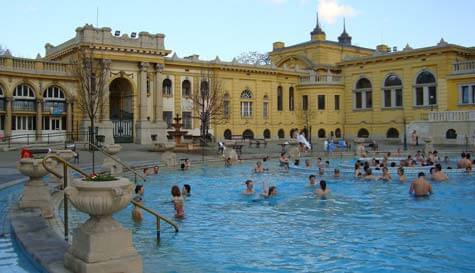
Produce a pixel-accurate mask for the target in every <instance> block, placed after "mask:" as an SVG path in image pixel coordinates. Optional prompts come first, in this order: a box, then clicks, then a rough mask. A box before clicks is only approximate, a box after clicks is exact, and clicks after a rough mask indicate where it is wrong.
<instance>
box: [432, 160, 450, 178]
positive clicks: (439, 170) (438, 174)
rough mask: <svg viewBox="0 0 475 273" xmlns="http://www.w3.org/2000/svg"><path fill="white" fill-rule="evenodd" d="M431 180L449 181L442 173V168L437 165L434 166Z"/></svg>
mask: <svg viewBox="0 0 475 273" xmlns="http://www.w3.org/2000/svg"><path fill="white" fill-rule="evenodd" d="M431 179H432V180H434V181H439V182H440V181H447V180H449V177H448V176H447V175H446V174H445V173H444V172H443V171H442V166H441V165H440V164H439V163H437V164H435V169H434V173H432V175H431Z"/></svg>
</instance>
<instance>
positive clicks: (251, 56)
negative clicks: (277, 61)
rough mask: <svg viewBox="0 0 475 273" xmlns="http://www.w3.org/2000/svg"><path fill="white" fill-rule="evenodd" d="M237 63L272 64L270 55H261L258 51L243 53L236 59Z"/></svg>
mask: <svg viewBox="0 0 475 273" xmlns="http://www.w3.org/2000/svg"><path fill="white" fill-rule="evenodd" d="M236 61H237V62H238V63H241V64H257V65H268V64H270V63H271V61H270V58H269V54H266V53H259V52H257V51H249V52H243V53H241V55H239V56H238V57H236Z"/></svg>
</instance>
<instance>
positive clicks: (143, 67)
mask: <svg viewBox="0 0 475 273" xmlns="http://www.w3.org/2000/svg"><path fill="white" fill-rule="evenodd" d="M139 67H140V74H139V80H140V81H139V86H140V106H139V109H140V111H139V113H140V114H139V115H140V116H139V118H140V120H141V121H146V120H147V114H148V113H147V70H148V67H149V63H147V62H140V65H139Z"/></svg>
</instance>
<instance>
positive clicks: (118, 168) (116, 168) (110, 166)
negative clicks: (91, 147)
mask: <svg viewBox="0 0 475 273" xmlns="http://www.w3.org/2000/svg"><path fill="white" fill-rule="evenodd" d="M120 150H122V146H121V145H119V144H108V145H105V146H104V151H105V152H106V153H108V154H109V155H111V156H113V157H114V158H115V159H117V160H120V159H119V156H117V154H118V153H119V152H120ZM102 168H103V169H104V170H106V171H107V172H110V174H111V175H119V174H121V173H122V171H123V168H122V165H120V164H119V163H117V162H116V161H115V160H113V159H112V158H109V157H105V158H104V163H103V164H102Z"/></svg>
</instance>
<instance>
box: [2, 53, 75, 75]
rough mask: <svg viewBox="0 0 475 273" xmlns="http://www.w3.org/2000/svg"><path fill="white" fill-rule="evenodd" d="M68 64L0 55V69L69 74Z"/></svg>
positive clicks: (32, 72)
mask: <svg viewBox="0 0 475 273" xmlns="http://www.w3.org/2000/svg"><path fill="white" fill-rule="evenodd" d="M68 66H69V64H65V63H60V62H51V61H43V60H34V59H24V58H16V57H10V56H0V71H5V72H16V73H29V74H40V75H41V74H46V75H56V76H70V75H71V74H70V72H69V71H68V70H69V69H68Z"/></svg>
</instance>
